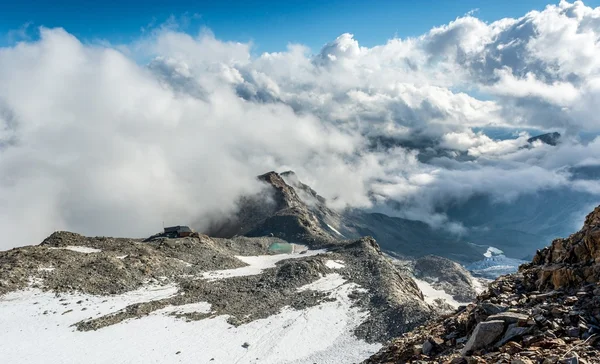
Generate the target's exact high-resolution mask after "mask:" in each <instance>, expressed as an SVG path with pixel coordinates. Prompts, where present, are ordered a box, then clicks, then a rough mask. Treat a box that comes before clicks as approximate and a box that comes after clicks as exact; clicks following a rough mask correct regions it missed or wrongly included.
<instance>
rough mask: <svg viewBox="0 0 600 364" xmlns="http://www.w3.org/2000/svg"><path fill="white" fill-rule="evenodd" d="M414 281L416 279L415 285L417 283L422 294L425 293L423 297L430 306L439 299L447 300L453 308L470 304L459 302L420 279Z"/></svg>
mask: <svg viewBox="0 0 600 364" xmlns="http://www.w3.org/2000/svg"><path fill="white" fill-rule="evenodd" d="M413 279H414V281H415V283H417V286H418V287H419V289H420V290H421V292H423V296H424V297H425V302H427V303H429V304H430V305H431V304H434V301H435V300H437V299H443V300H445V301H446V303H448V304H449V305H450V306H452V307H454V308H458V307H459V306H463V305H467V304H468V302H458V301H457V300H455V299H454V297H452V296H451V295H449V294H448V293H446V292H445V291H442V290H439V289H435V288H433V286H432V285H431V284H430V283H429V282H426V281H424V280H421V279H418V278H413Z"/></svg>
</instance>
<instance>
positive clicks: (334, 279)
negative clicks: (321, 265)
mask: <svg viewBox="0 0 600 364" xmlns="http://www.w3.org/2000/svg"><path fill="white" fill-rule="evenodd" d="M344 283H346V280H345V279H344V278H342V276H341V275H339V274H338V273H333V274H328V275H326V276H325V277H322V278H320V279H317V280H316V281H314V282H312V283H309V284H307V285H304V286H302V287H300V288H298V292H302V291H309V290H311V291H320V292H327V291H331V290H333V289H336V288H338V287H340V286H342V285H343V284H344Z"/></svg>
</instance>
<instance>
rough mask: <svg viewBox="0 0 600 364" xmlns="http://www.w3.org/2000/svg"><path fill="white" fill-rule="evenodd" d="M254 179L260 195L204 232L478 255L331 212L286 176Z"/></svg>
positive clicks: (459, 244)
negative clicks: (365, 241) (360, 241)
mask: <svg viewBox="0 0 600 364" xmlns="http://www.w3.org/2000/svg"><path fill="white" fill-rule="evenodd" d="M258 178H259V180H261V181H263V182H264V183H265V187H266V188H265V190H263V192H262V193H260V194H257V195H255V196H247V197H245V198H243V199H242V200H241V201H240V203H239V205H240V208H239V211H238V212H237V213H236V215H235V216H234V217H232V218H229V219H227V220H225V221H221V222H216V223H215V224H213V226H211V227H210V228H209V229H208V230H206V231H204V233H206V234H208V235H210V236H218V237H224V238H228V237H232V236H235V235H244V236H265V235H269V234H273V235H274V236H276V237H280V238H282V239H285V240H288V241H292V242H298V243H303V244H308V245H309V246H313V247H323V246H328V245H331V244H335V242H336V241H337V240H340V239H341V240H347V239H357V238H360V237H362V236H372V237H373V238H375V240H377V242H378V244H379V245H380V246H381V247H382V249H383V250H385V251H389V252H393V253H395V254H398V255H400V256H406V257H421V256H425V255H430V254H434V255H441V256H445V257H448V258H451V259H454V260H457V261H461V262H471V261H475V260H477V259H480V258H481V256H482V255H481V254H482V252H483V250H482V248H481V247H476V246H473V245H471V244H468V242H467V241H465V240H464V239H462V238H461V237H458V236H454V235H452V234H449V233H447V232H445V231H441V230H436V229H433V228H432V227H430V226H429V225H427V224H426V223H424V222H421V221H413V220H408V219H403V218H398V217H391V216H387V215H385V214H381V213H370V212H365V211H361V210H348V211H342V212H338V211H335V210H332V209H330V208H328V207H327V204H326V200H325V199H324V198H323V197H322V196H320V195H318V194H317V192H316V191H314V190H313V189H312V188H311V187H310V186H308V185H306V184H304V183H302V182H301V181H300V179H299V178H298V176H297V175H296V174H295V173H294V172H292V171H287V172H283V173H281V174H278V173H276V172H269V173H266V174H264V175H261V176H259V177H258Z"/></svg>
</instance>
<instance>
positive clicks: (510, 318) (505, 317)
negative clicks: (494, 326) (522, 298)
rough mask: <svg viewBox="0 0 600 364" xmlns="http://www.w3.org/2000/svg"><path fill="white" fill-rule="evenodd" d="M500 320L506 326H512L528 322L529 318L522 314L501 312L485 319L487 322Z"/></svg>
mask: <svg viewBox="0 0 600 364" xmlns="http://www.w3.org/2000/svg"><path fill="white" fill-rule="evenodd" d="M494 320H501V321H504V322H506V323H508V324H514V323H516V322H519V321H521V322H523V321H527V320H529V316H527V315H524V314H522V313H516V312H503V313H499V314H496V315H491V316H490V317H488V318H487V321H494Z"/></svg>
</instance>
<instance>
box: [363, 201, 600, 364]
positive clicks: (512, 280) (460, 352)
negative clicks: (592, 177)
mask: <svg viewBox="0 0 600 364" xmlns="http://www.w3.org/2000/svg"><path fill="white" fill-rule="evenodd" d="M599 300H600V206H598V207H597V208H596V209H595V210H594V211H593V212H592V213H590V214H589V215H588V216H587V218H586V219H585V223H584V226H583V228H582V229H581V230H580V231H579V232H577V233H575V234H573V235H571V236H569V237H568V238H566V239H556V240H554V241H553V242H552V244H551V245H550V246H548V247H546V248H544V249H541V250H539V251H537V253H536V254H535V256H534V257H533V260H532V261H531V262H530V263H527V264H524V265H522V266H521V267H520V268H519V271H518V272H517V273H514V274H511V275H506V276H502V277H500V278H498V279H496V280H495V281H493V282H492V283H490V285H489V286H488V289H487V290H486V291H485V292H483V293H482V294H480V295H479V296H478V297H477V300H476V301H475V302H474V303H473V304H470V305H468V306H466V307H464V308H462V309H461V310H459V311H458V312H457V313H455V314H454V315H451V316H449V317H445V318H441V319H438V320H434V321H433V322H432V323H430V324H428V325H426V326H424V327H421V328H418V329H417V330H414V331H413V332H410V333H408V334H405V335H403V336H402V337H401V338H398V339H397V340H394V341H393V342H392V343H391V344H389V345H388V346H387V347H386V348H384V349H383V350H381V351H380V352H379V353H377V354H376V355H374V356H373V357H371V358H370V359H368V360H366V361H365V363H390V362H398V363H405V362H419V363H455V364H458V363H598V362H599V361H598V358H600V301H599Z"/></svg>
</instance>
